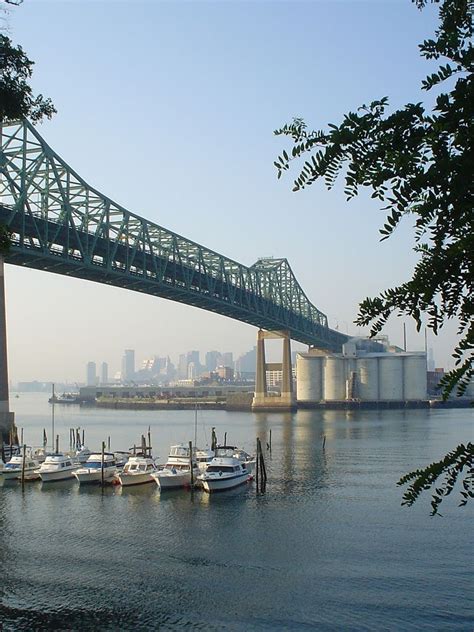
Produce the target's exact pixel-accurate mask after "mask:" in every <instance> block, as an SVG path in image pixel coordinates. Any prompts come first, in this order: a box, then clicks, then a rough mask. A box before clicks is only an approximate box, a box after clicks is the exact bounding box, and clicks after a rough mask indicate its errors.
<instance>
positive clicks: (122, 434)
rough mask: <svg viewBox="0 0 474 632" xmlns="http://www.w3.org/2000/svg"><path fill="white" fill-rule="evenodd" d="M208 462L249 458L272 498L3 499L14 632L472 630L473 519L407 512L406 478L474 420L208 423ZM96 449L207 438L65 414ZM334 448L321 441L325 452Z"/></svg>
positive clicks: (41, 402) (6, 626)
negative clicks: (234, 454)
mask: <svg viewBox="0 0 474 632" xmlns="http://www.w3.org/2000/svg"><path fill="white" fill-rule="evenodd" d="M12 403H13V407H14V409H15V412H16V421H17V425H18V426H20V427H23V428H24V433H25V435H24V436H25V442H26V443H28V444H39V443H41V441H42V429H43V427H46V431H47V433H48V437H49V438H50V436H51V430H50V426H51V407H50V406H49V404H48V403H47V396H46V395H45V394H41V395H40V394H34V395H33V394H32V395H27V394H21V396H20V398H19V399H15V398H14V399H12ZM197 422H198V423H197V427H198V434H197V436H198V444H200V445H205V444H206V441H207V442H209V441H210V434H211V427H212V426H215V427H216V431H217V434H218V438H219V439H220V440H223V437H224V433H225V432H227V441H228V443H233V444H236V445H239V446H241V447H244V448H246V449H247V450H248V451H254V445H255V438H256V437H257V436H259V437H260V438H261V440H262V443H263V445H265V444H266V443H267V442H268V441H269V436H270V434H269V431H270V429H271V431H272V450H271V453H270V451H267V453H266V466H267V471H268V485H267V491H266V494H265V495H262V496H256V493H255V485H254V484H248V485H244V486H242V487H240V488H238V489H236V490H231V491H229V492H223V493H221V494H215V495H211V496H210V495H207V494H205V493H204V492H195V493H194V494H191V493H190V492H186V491H175V492H168V493H166V494H161V495H160V493H159V491H158V488H157V487H156V485H144V486H138V487H135V488H128V489H121V488H120V487H109V488H106V489H105V490H104V491H103V492H102V490H101V489H100V488H92V487H90V488H87V487H83V488H79V486H78V485H77V484H76V483H75V482H62V483H55V484H49V485H42V484H41V483H40V482H34V483H28V484H27V485H26V487H25V491H24V493H22V491H21V487H20V485H19V484H17V483H5V484H4V485H3V487H0V570H1V584H0V586H1V587H0V594H1V602H0V603H1V605H0V623H1V625H0V628H1V629H2V630H88V631H91V630H175V629H188V628H189V629H194V630H216V631H218V630H245V631H250V630H322V631H325V630H374V631H379V630H403V631H405V630H406V631H409V630H443V631H444V630H466V631H467V630H472V629H473V628H474V614H473V600H472V595H473V580H472V577H473V570H474V567H473V556H472V552H473V550H472V526H473V509H472V508H471V507H470V506H469V505H468V506H467V507H465V508H458V507H457V504H458V502H459V500H458V496H457V495H455V494H454V493H453V494H452V496H451V497H449V498H448V499H446V500H445V501H444V502H443V504H442V505H441V513H442V514H443V517H434V518H431V517H430V516H429V509H430V507H429V495H428V496H426V498H422V499H421V500H420V501H419V502H418V503H417V505H416V506H415V507H413V508H411V509H407V508H406V507H401V505H400V501H401V494H402V493H401V490H400V488H398V487H397V486H396V485H395V483H396V481H397V480H398V478H399V477H400V476H401V475H402V474H403V473H405V472H407V471H410V470H411V469H414V468H415V467H419V466H422V465H424V464H428V463H430V462H432V461H433V460H437V459H439V458H440V457H441V456H442V455H443V454H444V453H445V452H446V451H448V450H449V449H451V448H453V447H454V446H456V445H457V444H458V443H460V442H466V441H468V440H471V441H472V439H473V435H472V411H471V410H466V409H464V410H456V409H452V410H435V411H426V410H413V411H383V412H377V411H358V412H346V411H307V410H305V411H299V412H298V413H295V414H285V413H272V414H270V413H259V414H251V413H243V412H232V413H225V412H220V411H203V412H198V416H197ZM55 426H56V431H57V432H58V433H60V435H61V446H62V447H63V448H64V449H66V448H67V447H68V443H69V438H68V437H69V434H68V433H69V428H70V427H81V428H85V433H86V444H88V445H89V447H90V448H93V449H98V448H99V446H100V444H101V442H102V441H103V440H107V437H108V436H110V437H111V442H112V446H111V447H112V449H114V450H119V449H125V448H128V447H129V446H131V445H133V443H139V437H140V434H142V433H144V432H146V431H147V430H148V426H150V427H151V433H152V442H153V447H154V454H155V456H156V455H157V456H158V457H159V458H158V460H159V461H160V462H163V461H164V460H165V459H166V456H167V452H168V448H169V445H170V444H172V443H179V442H184V441H189V440H192V439H193V436H194V413H193V412H192V411H149V412H148V411H147V412H143V411H140V412H135V411H114V410H98V409H93V408H89V409H81V408H79V407H77V406H70V407H66V406H64V407H61V406H56V407H55ZM323 436H325V437H326V443H325V448H324V450H323V448H322V440H323Z"/></svg>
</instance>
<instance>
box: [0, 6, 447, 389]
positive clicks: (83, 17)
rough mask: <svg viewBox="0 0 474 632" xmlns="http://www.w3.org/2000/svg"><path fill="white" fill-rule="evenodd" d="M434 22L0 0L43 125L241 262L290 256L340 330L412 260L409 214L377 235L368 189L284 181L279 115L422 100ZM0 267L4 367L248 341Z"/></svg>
mask: <svg viewBox="0 0 474 632" xmlns="http://www.w3.org/2000/svg"><path fill="white" fill-rule="evenodd" d="M435 25H436V8H433V7H428V8H427V9H426V10H425V11H423V12H419V11H418V10H417V9H416V8H415V7H414V5H413V4H412V3H411V2H410V1H409V0H398V1H393V2H392V1H387V2H384V1H381V0H377V1H373V2H358V1H351V2H349V1H347V2H343V1H334V0H331V1H329V2H318V1H313V2H310V1H308V2H301V3H299V2H295V1H291V2H276V1H275V2H270V1H260V2H259V1H254V2H227V1H221V2H218V1H216V2H198V1H194V2H180V1H178V0H177V1H174V2H159V1H151V0H150V1H148V2H140V1H139V0H134V1H133V2H117V1H112V0H111V1H108V2H105V1H104V2H84V0H81V1H80V2H79V0H76V1H66V0H64V1H62V2H61V1H56V2H52V1H51V2H41V1H39V0H25V1H24V3H23V4H22V5H21V6H20V7H19V8H17V9H14V10H12V11H11V14H10V36H11V38H12V39H13V41H14V42H15V43H19V44H21V45H22V46H23V48H24V49H25V51H26V52H27V53H28V55H29V56H30V58H31V59H33V60H35V62H36V65H35V72H34V80H33V85H34V89H35V91H37V92H41V93H42V94H44V95H46V96H49V97H51V98H52V99H53V101H54V104H55V105H56V108H57V109H58V114H57V115H56V116H55V117H54V119H53V120H52V121H51V122H47V123H44V124H43V125H42V126H40V130H39V131H40V133H41V134H42V135H43V136H44V138H45V139H46V141H47V142H48V143H49V144H50V145H51V146H52V147H53V148H54V149H55V150H56V151H57V152H58V153H59V154H60V155H61V156H62V157H63V158H64V159H65V160H66V161H67V162H68V163H69V164H70V165H71V166H72V167H73V168H74V169H75V170H76V171H77V172H78V173H79V174H80V175H81V176H82V177H83V178H84V179H85V180H86V181H88V182H89V183H90V184H91V185H92V186H94V187H96V188H97V189H99V190H100V191H102V192H103V193H104V194H106V195H108V196H109V197H111V198H112V199H114V200H116V201H117V202H119V203H120V204H122V205H123V206H125V207H127V208H129V209H130V210H131V211H133V212H135V213H138V214H140V215H143V216H144V217H146V218H148V219H150V220H153V221H155V222H157V223H158V224H160V225H162V226H165V227H166V228H169V229H171V230H174V231H176V232H178V233H180V234H182V235H184V236H186V237H188V238H190V239H192V240H194V241H197V242H199V243H201V244H203V245H206V246H208V247H210V248H212V249H214V250H217V251H218V252H220V253H222V254H224V255H227V256H229V257H231V258H234V259H236V260H238V261H240V262H241V263H244V264H246V265H251V264H252V263H254V262H255V261H256V260H257V258H259V257H261V256H275V257H286V258H287V259H288V260H289V262H290V265H291V266H292V268H293V270H294V272H295V274H296V276H297V278H298V280H299V282H300V283H301V285H302V287H303V289H304V290H305V291H306V293H307V294H308V296H309V298H310V300H312V302H313V303H314V304H315V305H316V306H317V307H318V308H319V309H321V310H322V311H323V312H324V313H326V314H327V315H328V317H329V320H330V325H331V326H332V327H336V326H338V327H339V329H340V330H342V331H343V332H346V331H347V332H349V333H352V334H361V333H363V332H362V331H361V330H358V329H357V328H356V327H355V326H354V325H353V324H352V322H353V320H354V318H355V317H356V314H357V306H358V302H359V301H360V300H361V299H363V298H365V297H366V296H370V295H375V294H377V293H378V292H379V291H380V290H382V289H384V288H386V287H391V286H393V285H395V284H398V283H400V282H401V281H403V280H406V278H407V276H408V274H409V273H410V270H411V268H412V266H413V264H414V262H415V258H414V254H413V253H412V252H411V245H412V235H413V232H412V228H411V226H410V225H409V223H405V224H404V225H403V226H402V227H401V229H400V230H399V231H398V232H397V234H396V235H395V236H394V237H393V238H391V239H390V240H388V241H385V242H382V243H380V242H379V234H378V229H379V227H380V226H381V225H382V223H383V219H384V215H383V212H382V211H380V210H379V206H378V205H377V203H375V202H374V201H373V200H370V199H369V197H368V195H362V196H360V197H359V198H357V199H355V200H353V201H351V202H350V203H347V202H346V201H345V197H344V195H343V194H342V192H341V190H340V188H337V189H335V190H334V191H331V192H328V191H327V190H326V189H325V188H324V186H323V185H322V184H319V183H318V184H317V185H314V186H313V187H311V188H310V189H309V190H307V191H304V192H302V193H297V194H295V193H292V192H291V181H292V179H291V174H290V177H287V178H286V179H283V180H280V181H277V179H276V174H275V170H274V167H273V160H274V159H275V157H276V155H277V154H278V153H279V152H280V151H281V149H282V148H283V147H284V146H285V141H284V139H282V138H277V137H274V136H273V130H274V129H275V128H277V127H279V126H280V125H282V124H283V123H285V122H288V121H290V120H291V119H292V117H293V116H302V117H304V118H305V119H306V120H307V122H308V124H309V125H310V126H312V127H319V126H323V125H324V124H326V123H327V122H338V121H339V120H340V118H341V116H342V114H344V113H345V112H347V111H348V110H350V109H352V110H353V109H355V108H356V107H357V106H359V105H361V104H363V103H366V102H369V101H371V100H374V99H377V98H380V97H382V96H384V95H388V96H389V97H390V103H391V106H393V107H397V106H400V105H403V104H404V103H407V102H409V101H410V102H413V101H417V100H421V99H423V98H425V96H424V94H422V93H421V91H420V89H419V86H420V82H421V79H422V78H424V76H425V74H426V73H427V67H426V62H424V61H423V60H422V59H420V58H419V55H418V48H417V44H418V43H419V42H420V41H422V39H423V38H424V37H426V36H430V35H431V34H432V33H433V31H434V28H435ZM6 282H7V301H8V305H7V318H8V344H9V362H10V378H11V379H12V380H13V381H14V382H16V381H17V380H29V379H34V378H35V379H40V380H56V381H62V380H70V381H74V380H84V379H85V364H86V362H87V361H89V360H95V361H97V362H98V363H100V362H102V361H103V360H105V361H107V362H109V365H110V372H111V373H113V372H114V371H117V370H118V369H119V367H120V359H121V356H122V352H123V349H125V348H133V349H135V350H136V357H137V361H141V360H142V359H143V358H145V357H147V356H150V355H153V354H159V355H166V354H171V355H172V357H173V359H174V358H175V357H176V354H178V353H180V352H184V351H187V350H189V349H199V350H201V351H205V350H209V349H218V350H221V351H233V352H234V354H235V355H238V354H240V353H241V352H243V351H246V350H248V349H249V348H251V347H252V346H253V345H254V344H255V337H256V329H255V328H253V327H251V326H249V325H244V324H242V323H239V322H238V321H233V320H230V319H228V318H225V317H223V316H218V315H215V314H211V313H208V312H205V311H202V310H199V309H196V308H192V307H188V306H185V305H180V304H178V303H172V302H170V301H166V300H164V299H157V298H153V297H151V296H145V295H141V294H138V293H134V292H127V291H125V290H120V289H116V288H111V287H106V286H103V285H98V284H94V283H91V282H86V281H80V280H76V279H71V278H65V277H61V276H58V275H53V274H49V273H45V272H38V271H34V270H27V269H20V268H18V267H15V266H7V270H6ZM402 327H403V325H402V320H401V319H399V318H393V319H392V321H391V322H390V324H389V326H387V328H386V332H384V333H387V334H388V335H389V336H390V338H391V340H392V342H393V343H395V344H399V345H401V344H402V340H403V333H402ZM407 329H408V346H409V348H410V349H422V348H423V346H424V342H423V336H421V335H420V336H417V335H416V334H415V330H414V327H413V325H412V323H411V322H409V321H407ZM454 332H455V327H454V325H451V326H450V327H449V328H446V332H445V333H444V334H443V335H441V336H439V337H438V338H437V339H435V338H433V337H432V336H431V337H430V339H429V344H430V346H433V348H434V352H435V359H436V362H437V364H438V365H445V366H449V365H450V363H451V362H450V349H451V347H452V344H453V340H454ZM202 359H203V358H202Z"/></svg>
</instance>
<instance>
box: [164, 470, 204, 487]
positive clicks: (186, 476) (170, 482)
mask: <svg viewBox="0 0 474 632" xmlns="http://www.w3.org/2000/svg"><path fill="white" fill-rule="evenodd" d="M198 473H199V470H197V469H196V470H194V479H196V476H197V474H198ZM153 478H154V479H155V482H156V484H157V485H158V487H159V488H160V489H161V490H163V489H177V488H179V487H189V486H190V485H191V472H190V471H186V472H178V473H177V474H165V473H162V472H158V473H157V474H155V475H154V476H153Z"/></svg>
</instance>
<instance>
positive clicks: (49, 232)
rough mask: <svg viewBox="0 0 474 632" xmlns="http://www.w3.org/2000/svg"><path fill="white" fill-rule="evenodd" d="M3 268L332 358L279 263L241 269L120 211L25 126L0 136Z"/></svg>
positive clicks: (339, 340)
mask: <svg viewBox="0 0 474 632" xmlns="http://www.w3.org/2000/svg"><path fill="white" fill-rule="evenodd" d="M0 140H1V151H0V223H1V224H4V225H6V226H7V227H8V228H9V230H10V231H11V233H12V236H13V245H12V248H11V249H10V252H9V253H8V255H7V256H6V261H7V262H8V263H12V264H16V265H20V266H27V267H30V268H37V269H39V270H47V271H49V272H55V273H57V274H64V275H69V276H74V277H79V278H81V279H89V280H91V281H97V282H99V283H105V284H108V285H114V286H118V287H122V288H125V289H128V290H134V291H137V292H143V293H145V294H152V295H154V296H160V297H163V298H167V299H170V300H173V301H179V302H181V303H186V304H188V305H194V306H196V307H200V308H202V309H206V310H209V311H213V312H216V313H218V314H223V315H224V316H229V317H231V318H235V319H237V320H240V321H243V322H246V323H250V324H252V325H255V326H257V327H261V328H262V329H267V330H281V329H287V330H289V331H290V335H291V338H293V339H294V340H299V341H300V342H303V343H306V344H309V345H314V346H317V347H320V348H323V349H328V350H334V351H337V350H340V348H341V345H342V344H343V343H344V342H345V341H346V340H347V336H344V335H343V334H340V333H339V332H337V331H334V330H332V329H329V328H328V323H327V318H326V316H325V315H324V314H323V313H321V312H320V311H319V310H318V309H316V307H314V305H312V304H311V303H310V301H309V300H308V298H307V296H306V294H305V293H304V292H303V290H302V289H301V287H300V285H299V283H298V281H297V280H296V278H295V276H294V274H293V272H292V270H291V268H290V266H289V264H288V262H287V260H286V259H259V260H258V261H257V262H256V263H255V264H254V265H252V266H250V267H247V266H244V265H242V264H240V263H237V262H236V261H233V260H232V259H228V258H227V257H223V256H222V255H220V254H218V253H216V252H213V251H212V250H209V249H208V248H205V247H204V246H200V245H199V244H196V243H194V242H193V241H190V240H189V239H185V238H184V237H181V236H180V235H177V234H176V233H173V232H171V231H169V230H166V229H165V228H162V227H161V226H158V225H157V224H154V223H152V222H149V221H147V220H146V219H144V218H142V217H139V216H138V215H135V214H134V213H131V212H130V211H127V210H126V209H125V208H123V207H122V206H120V205H119V204H116V203H115V202H113V201H112V200H111V199H109V198H108V197H106V196H105V195H102V194H101V193H99V192H98V191H96V190H95V189H93V188H92V187H91V186H89V185H88V184H87V183H86V182H84V180H83V179H82V178H81V177H80V176H79V175H78V174H77V173H76V172H75V171H73V170H72V169H71V167H69V165H68V164H67V163H66V162H65V161H64V160H62V159H61V158H60V157H59V156H58V155H57V154H56V153H55V152H54V151H53V150H52V149H51V148H50V147H49V146H48V145H47V144H46V142H45V141H44V140H43V138H42V137H41V136H40V135H39V134H38V132H37V131H36V129H35V128H34V127H33V126H32V125H31V123H29V122H28V121H22V122H17V123H12V124H4V125H3V126H2V127H0Z"/></svg>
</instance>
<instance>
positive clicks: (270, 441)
mask: <svg viewBox="0 0 474 632" xmlns="http://www.w3.org/2000/svg"><path fill="white" fill-rule="evenodd" d="M271 451H272V429H271V428H270V452H271Z"/></svg>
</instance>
